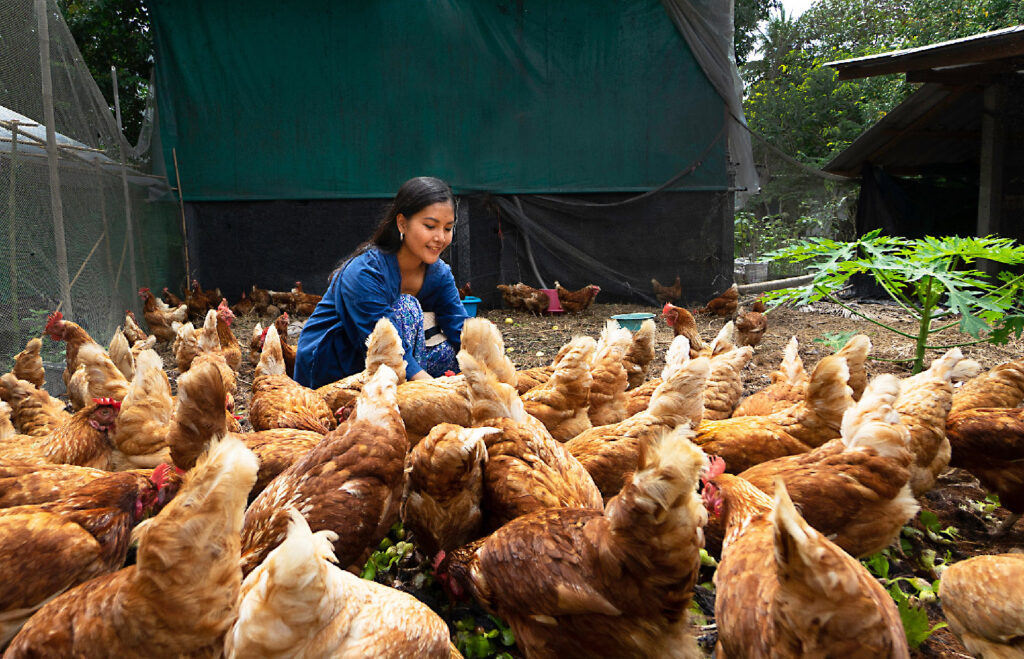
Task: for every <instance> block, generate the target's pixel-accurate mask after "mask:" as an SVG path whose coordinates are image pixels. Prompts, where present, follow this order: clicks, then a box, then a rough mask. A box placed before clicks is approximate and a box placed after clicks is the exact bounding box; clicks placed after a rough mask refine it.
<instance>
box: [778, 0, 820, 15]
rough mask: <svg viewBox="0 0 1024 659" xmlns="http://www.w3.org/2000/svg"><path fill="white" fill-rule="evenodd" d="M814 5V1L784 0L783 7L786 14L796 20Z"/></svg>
mask: <svg viewBox="0 0 1024 659" xmlns="http://www.w3.org/2000/svg"><path fill="white" fill-rule="evenodd" d="M812 4H814V0H782V7H783V9H785V10H786V14H787V15H790V16H792V17H793V18H796V17H797V16H799V15H800V14H802V13H804V10H806V9H807V8H808V7H810V6H811V5H812Z"/></svg>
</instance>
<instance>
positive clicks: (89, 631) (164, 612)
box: [7, 437, 258, 657]
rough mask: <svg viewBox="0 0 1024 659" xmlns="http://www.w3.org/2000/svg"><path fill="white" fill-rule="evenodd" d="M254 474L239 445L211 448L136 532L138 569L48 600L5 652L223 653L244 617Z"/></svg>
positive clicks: (252, 461)
mask: <svg viewBox="0 0 1024 659" xmlns="http://www.w3.org/2000/svg"><path fill="white" fill-rule="evenodd" d="M257 468H258V465H257V464H256V457H255V456H254V455H253V454H252V453H251V452H250V451H249V450H248V449H246V448H245V446H243V445H242V443H241V442H239V441H238V440H237V439H233V438H230V437H228V438H224V439H220V438H218V440H217V441H215V442H212V443H211V447H210V450H209V451H208V452H207V453H206V454H205V455H204V456H203V457H201V458H200V459H199V461H198V462H197V464H196V466H195V468H193V469H192V470H191V471H190V472H189V473H188V474H186V475H185V480H184V484H183V485H182V486H181V490H180V491H179V492H178V494H177V496H175V497H174V499H172V500H171V502H170V503H169V504H167V506H166V507H165V508H164V509H163V511H162V512H161V513H160V514H159V515H157V516H156V517H154V518H152V519H151V520H148V521H147V522H145V523H144V524H142V525H140V526H139V528H137V529H136V530H135V533H134V534H133V537H135V538H137V539H138V543H139V546H138V553H137V557H138V558H137V563H136V564H135V565H132V566H129V567H126V568H123V569H121V570H119V571H118V572H115V573H114V574H110V575H106V576H103V577H99V578H96V579H92V580H91V581H88V582H86V583H84V584H82V585H80V586H77V587H75V588H73V589H71V590H69V591H67V592H65V593H64V594H63V595H60V596H58V597H57V598H56V599H54V600H52V601H50V602H49V603H48V604H46V605H45V606H44V607H43V608H42V609H40V610H39V611H38V612H37V613H36V615H34V616H33V617H32V619H31V620H29V621H28V623H26V624H25V626H24V627H23V628H22V630H21V632H19V634H18V635H17V636H16V637H15V638H14V641H12V643H11V646H10V647H9V648H8V649H7V656H9V657H28V656H53V657H56V656H64V657H71V656H109V657H114V656H117V657H129V656H143V655H148V656H217V655H218V654H219V653H220V652H222V650H223V644H224V634H225V633H226V632H227V630H228V629H229V628H230V626H231V625H232V624H233V623H234V621H235V618H236V615H237V606H238V592H239V587H240V586H241V580H242V574H241V570H239V568H238V564H239V548H238V547H239V541H238V537H239V529H240V528H241V525H242V515H243V513H244V510H245V499H246V494H247V493H248V492H249V488H251V487H252V484H253V482H254V481H255V480H256V470H257ZM126 612H130V615H128V614H126Z"/></svg>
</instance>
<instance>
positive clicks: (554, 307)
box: [540, 288, 565, 314]
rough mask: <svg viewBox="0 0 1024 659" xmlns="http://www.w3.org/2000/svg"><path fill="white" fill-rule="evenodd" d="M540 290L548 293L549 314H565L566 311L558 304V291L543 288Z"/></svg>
mask: <svg viewBox="0 0 1024 659" xmlns="http://www.w3.org/2000/svg"><path fill="white" fill-rule="evenodd" d="M540 290H542V291H544V292H545V293H547V296H548V313H550V314H559V313H565V309H563V308H562V305H561V304H559V302H558V291H557V290H555V289H554V288H542V289H540Z"/></svg>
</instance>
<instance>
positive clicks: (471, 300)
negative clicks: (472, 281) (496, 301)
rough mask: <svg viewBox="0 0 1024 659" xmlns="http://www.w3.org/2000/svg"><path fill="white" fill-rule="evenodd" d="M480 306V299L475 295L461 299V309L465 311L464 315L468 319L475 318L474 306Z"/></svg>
mask: <svg viewBox="0 0 1024 659" xmlns="http://www.w3.org/2000/svg"><path fill="white" fill-rule="evenodd" d="M478 304H480V298H478V297H476V296H475V295H467V296H466V297H464V298H462V308H463V309H465V310H466V315H467V316H469V317H470V318H474V317H476V306H477V305H478Z"/></svg>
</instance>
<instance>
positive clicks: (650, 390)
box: [626, 334, 704, 418]
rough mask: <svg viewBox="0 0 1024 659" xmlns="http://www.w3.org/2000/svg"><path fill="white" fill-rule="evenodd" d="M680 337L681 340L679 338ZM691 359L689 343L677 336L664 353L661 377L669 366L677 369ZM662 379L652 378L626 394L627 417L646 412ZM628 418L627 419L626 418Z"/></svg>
mask: <svg viewBox="0 0 1024 659" xmlns="http://www.w3.org/2000/svg"><path fill="white" fill-rule="evenodd" d="M680 336H682V337H683V338H681V339H680V338H679V337H680ZM692 357H693V351H692V350H691V349H690V341H689V339H687V338H686V337H685V336H683V335H682V334H679V335H677V336H676V337H675V338H674V339H672V343H671V344H669V347H668V351H667V352H666V353H665V367H664V368H663V369H662V375H664V373H665V371H666V370H669V369H668V367H669V366H673V367H674V368H675V367H678V366H679V365H681V364H685V363H686V360H687V359H691V358H692ZM663 381H664V380H663V378H662V377H657V378H652V379H650V380H648V381H646V382H644V383H643V384H642V385H640V386H639V387H637V388H636V389H630V390H629V391H628V392H627V393H626V414H628V415H629V416H635V415H637V414H639V413H640V412H643V411H644V410H646V409H647V408H648V407H649V406H650V404H651V396H652V395H653V394H654V391H655V390H656V389H657V388H658V387H660V386H661V383H662V382H663ZM703 398H704V397H703V393H702V394H701V418H703V415H704V408H703V405H704V400H703ZM627 418H628V417H627Z"/></svg>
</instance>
